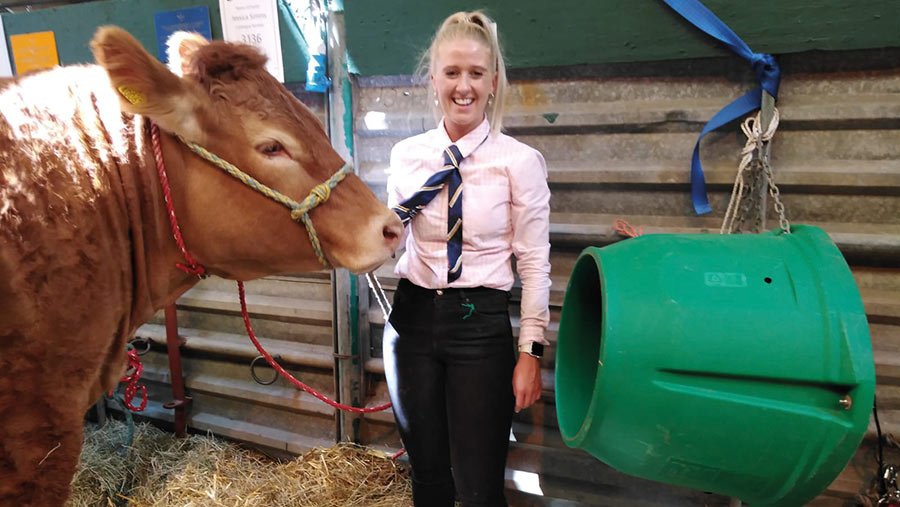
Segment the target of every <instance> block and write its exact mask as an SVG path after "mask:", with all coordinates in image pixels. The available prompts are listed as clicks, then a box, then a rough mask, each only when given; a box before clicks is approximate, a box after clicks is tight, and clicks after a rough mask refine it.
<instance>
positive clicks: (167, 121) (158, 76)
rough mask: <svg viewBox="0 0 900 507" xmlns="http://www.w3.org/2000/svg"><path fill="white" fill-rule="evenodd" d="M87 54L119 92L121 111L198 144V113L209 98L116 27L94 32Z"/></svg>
mask: <svg viewBox="0 0 900 507" xmlns="http://www.w3.org/2000/svg"><path fill="white" fill-rule="evenodd" d="M91 51H92V52H93V53H94V59H95V60H96V61H97V63H98V64H99V65H100V66H101V67H103V68H104V69H106V72H107V74H109V80H110V82H111V84H112V86H113V88H115V89H116V90H117V91H118V92H119V97H120V99H121V102H122V109H123V110H124V111H127V112H129V113H132V114H140V115H143V116H146V117H148V118H150V119H151V120H153V121H155V122H156V123H157V124H158V125H159V127H160V128H161V129H163V130H166V131H169V132H175V133H178V134H181V135H182V136H183V137H185V138H187V139H192V140H197V141H198V142H200V138H201V137H202V136H201V131H200V127H199V122H198V112H199V111H200V110H202V109H204V108H205V106H208V104H207V102H208V101H209V98H208V97H207V96H206V94H204V93H203V92H202V91H201V90H200V89H199V88H198V87H197V86H196V85H195V84H193V83H190V82H188V81H186V80H183V79H181V78H179V77H178V76H176V75H175V74H173V73H172V72H170V71H169V69H167V68H166V66H165V65H163V64H162V63H160V62H159V60H157V59H156V58H154V57H153V56H151V55H150V54H149V53H147V51H146V50H145V49H144V47H143V46H141V43H140V42H138V41H137V39H135V38H134V37H132V36H131V34H129V33H128V32H126V31H125V30H122V29H121V28H118V27H114V26H104V27H101V28H100V29H98V30H97V33H96V34H94V38H93V39H92V40H91Z"/></svg>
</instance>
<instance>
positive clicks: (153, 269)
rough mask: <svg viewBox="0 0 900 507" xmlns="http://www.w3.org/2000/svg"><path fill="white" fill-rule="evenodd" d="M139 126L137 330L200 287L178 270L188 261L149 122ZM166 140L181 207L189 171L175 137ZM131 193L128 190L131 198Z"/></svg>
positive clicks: (133, 212)
mask: <svg viewBox="0 0 900 507" xmlns="http://www.w3.org/2000/svg"><path fill="white" fill-rule="evenodd" d="M135 121H136V125H135V134H136V135H137V136H140V145H141V146H142V147H143V149H142V150H141V153H140V163H139V167H137V168H135V169H136V170H134V171H130V175H131V177H132V178H133V181H132V183H133V190H134V195H133V196H129V197H131V198H130V199H128V203H129V204H128V215H129V219H130V222H131V227H132V231H133V238H132V245H133V252H132V260H133V269H134V271H133V272H134V280H135V288H134V301H133V307H132V310H133V317H134V321H133V322H134V326H137V325H140V324H141V323H143V322H144V321H146V319H147V318H149V317H150V315H152V314H153V313H154V312H155V311H157V310H159V309H161V308H163V307H164V306H165V305H167V304H169V303H173V302H174V301H175V300H176V299H177V298H178V296H180V295H181V294H182V293H184V291H186V290H187V289H189V288H191V287H192V286H194V285H195V284H196V283H197V281H198V278H197V277H196V276H194V275H189V274H187V273H185V272H183V271H181V270H180V269H178V268H176V264H177V263H183V262H184V259H183V257H182V255H181V253H180V250H179V249H178V247H177V245H176V243H175V239H174V237H173V235H172V230H171V225H170V222H169V218H168V211H167V209H166V205H165V201H164V198H163V190H162V187H161V186H160V181H159V176H158V175H157V170H156V161H155V158H154V156H153V145H152V140H151V137H150V129H149V125H148V124H147V123H148V120H147V119H145V118H140V117H138V118H135ZM160 137H161V139H160V141H161V143H162V147H163V153H164V154H165V156H164V159H165V162H166V170H167V174H168V177H169V181H170V188H171V192H172V197H173V200H174V201H175V202H176V203H178V202H180V201H181V200H183V199H184V197H185V196H184V195H183V194H182V193H181V192H180V191H179V190H180V186H179V183H180V181H181V178H180V176H181V169H182V168H183V167H184V160H183V159H182V153H183V152H182V148H181V145H180V143H178V142H177V141H176V140H174V139H173V138H171V137H170V136H168V135H166V134H161V136H160ZM124 178H125V176H123V179H124ZM127 188H128V185H126V194H128V190H127ZM132 203H136V204H137V206H135V205H133V204H132ZM176 206H177V204H176ZM182 206H183V204H182ZM188 235H189V233H188ZM188 247H189V245H188Z"/></svg>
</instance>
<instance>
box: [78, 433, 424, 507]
mask: <svg viewBox="0 0 900 507" xmlns="http://www.w3.org/2000/svg"><path fill="white" fill-rule="evenodd" d="M127 439H128V427H127V426H126V425H125V424H124V423H121V422H118V421H112V422H109V423H108V424H106V425H105V426H103V427H88V428H86V430H85V442H84V448H83V450H82V455H81V466H80V469H79V471H78V474H77V475H76V476H75V479H74V481H73V484H72V496H71V498H70V499H69V502H68V503H67V504H66V505H67V507H98V506H124V505H130V506H132V507H151V506H153V507H163V506H184V507H189V506H191V507H199V506H222V507H231V506H235V507H237V506H241V507H244V506H266V507H281V506H285V507H287V506H291V507H297V506H311V507H312V506H315V507H348V506H359V507H362V506H366V507H397V506H401V507H402V506H409V505H412V500H411V494H412V493H411V485H410V481H409V476H408V474H407V472H406V470H405V469H403V468H402V467H399V466H397V465H396V463H395V462H394V461H393V460H391V459H390V457H388V456H386V455H384V454H383V453H380V452H376V451H371V450H367V449H365V448H363V447H360V446H357V445H354V444H338V445H335V446H334V447H330V448H326V449H313V450H311V451H309V452H307V453H306V454H304V455H302V456H300V457H298V458H297V459H295V460H291V461H284V462H278V461H274V460H271V459H269V458H268V457H266V456H264V455H262V454H259V453H256V452H254V451H251V450H247V449H243V448H241V447H239V446H237V445H235V444H231V443H227V442H223V441H221V440H217V439H215V438H213V437H206V436H198V435H190V436H188V437H187V438H184V439H177V438H175V437H174V436H173V435H172V434H170V433H167V432H163V431H161V430H159V429H157V428H156V427H154V426H152V425H149V424H138V425H136V427H135V428H134V439H133V442H132V445H131V446H130V447H128V448H125V447H124V444H125V443H126V441H127Z"/></svg>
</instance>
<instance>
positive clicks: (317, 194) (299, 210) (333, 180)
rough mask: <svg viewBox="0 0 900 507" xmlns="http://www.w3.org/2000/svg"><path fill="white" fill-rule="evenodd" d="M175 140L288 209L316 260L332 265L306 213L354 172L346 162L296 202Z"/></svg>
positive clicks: (213, 156)
mask: <svg viewBox="0 0 900 507" xmlns="http://www.w3.org/2000/svg"><path fill="white" fill-rule="evenodd" d="M178 139H179V140H180V141H181V142H182V143H184V144H185V145H186V146H187V147H188V148H190V149H191V151H193V152H194V153H196V154H197V155H199V156H201V157H203V158H204V159H206V160H208V161H209V162H212V163H213V164H214V165H216V166H217V167H219V168H220V169H222V170H223V171H225V172H226V173H228V174H230V175H231V176H233V177H235V178H236V179H237V180H239V181H241V182H242V183H243V184H245V185H247V186H248V187H250V188H252V189H253V190H256V191H257V192H259V193H261V194H262V195H264V196H266V197H268V198H269V199H272V200H273V201H275V202H277V203H280V204H282V205H284V206H285V207H287V208H288V209H290V210H291V218H292V219H293V220H294V221H297V222H300V223H302V224H303V225H304V226H306V232H307V233H308V234H309V242H310V243H312V247H313V250H314V251H315V253H316V258H318V259H319V262H320V263H321V264H322V266H324V267H325V268H330V267H331V264H330V263H329V262H328V260H327V259H326V258H325V253H324V252H323V251H322V244H321V243H320V242H319V236H318V235H317V234H316V228H315V227H314V226H313V223H312V219H310V217H309V212H310V211H312V210H313V208H315V207H316V206H318V205H320V204H322V203H324V202H325V201H327V200H328V198H329V197H331V189H333V188H334V187H336V186H337V184H338V183H340V182H341V180H343V179H344V178H345V177H346V176H347V175H348V174H350V173H351V172H352V171H353V168H352V166H351V165H350V164H349V163H345V164H344V166H343V167H341V168H340V170H338V171H337V172H336V173H334V174H333V175H331V177H330V178H328V179H327V180H326V181H325V182H323V183H319V184H318V185H316V186H315V187H313V189H312V190H311V191H310V192H309V195H308V196H306V198H305V199H303V201H301V202H297V201H295V200H293V199H291V198H290V197H288V196H286V195H284V194H282V193H281V192H279V191H277V190H274V189H272V188H269V187H267V186H266V185H264V184H262V183H260V182H259V181H258V180H256V179H255V178H253V177H252V176H250V175H249V174H247V173H245V172H243V171H241V170H240V169H238V168H237V167H236V166H235V165H234V164H232V163H230V162H228V161H227V160H224V159H222V158H221V157H219V156H218V155H216V154H215V153H210V152H209V151H208V150H207V149H206V148H204V147H202V146H200V145H198V144H196V143H193V142H190V141H188V140H186V139H184V138H183V137H181V136H178Z"/></svg>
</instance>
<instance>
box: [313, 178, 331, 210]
mask: <svg viewBox="0 0 900 507" xmlns="http://www.w3.org/2000/svg"><path fill="white" fill-rule="evenodd" d="M309 194H310V196H314V197H315V198H316V203H315V204H314V205H313V206H316V205H318V204H321V203H323V202H325V201H327V200H328V198H329V197H331V187H330V186H329V185H328V183H319V184H318V185H316V186H315V187H313V189H312V190H310V192H309Z"/></svg>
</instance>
